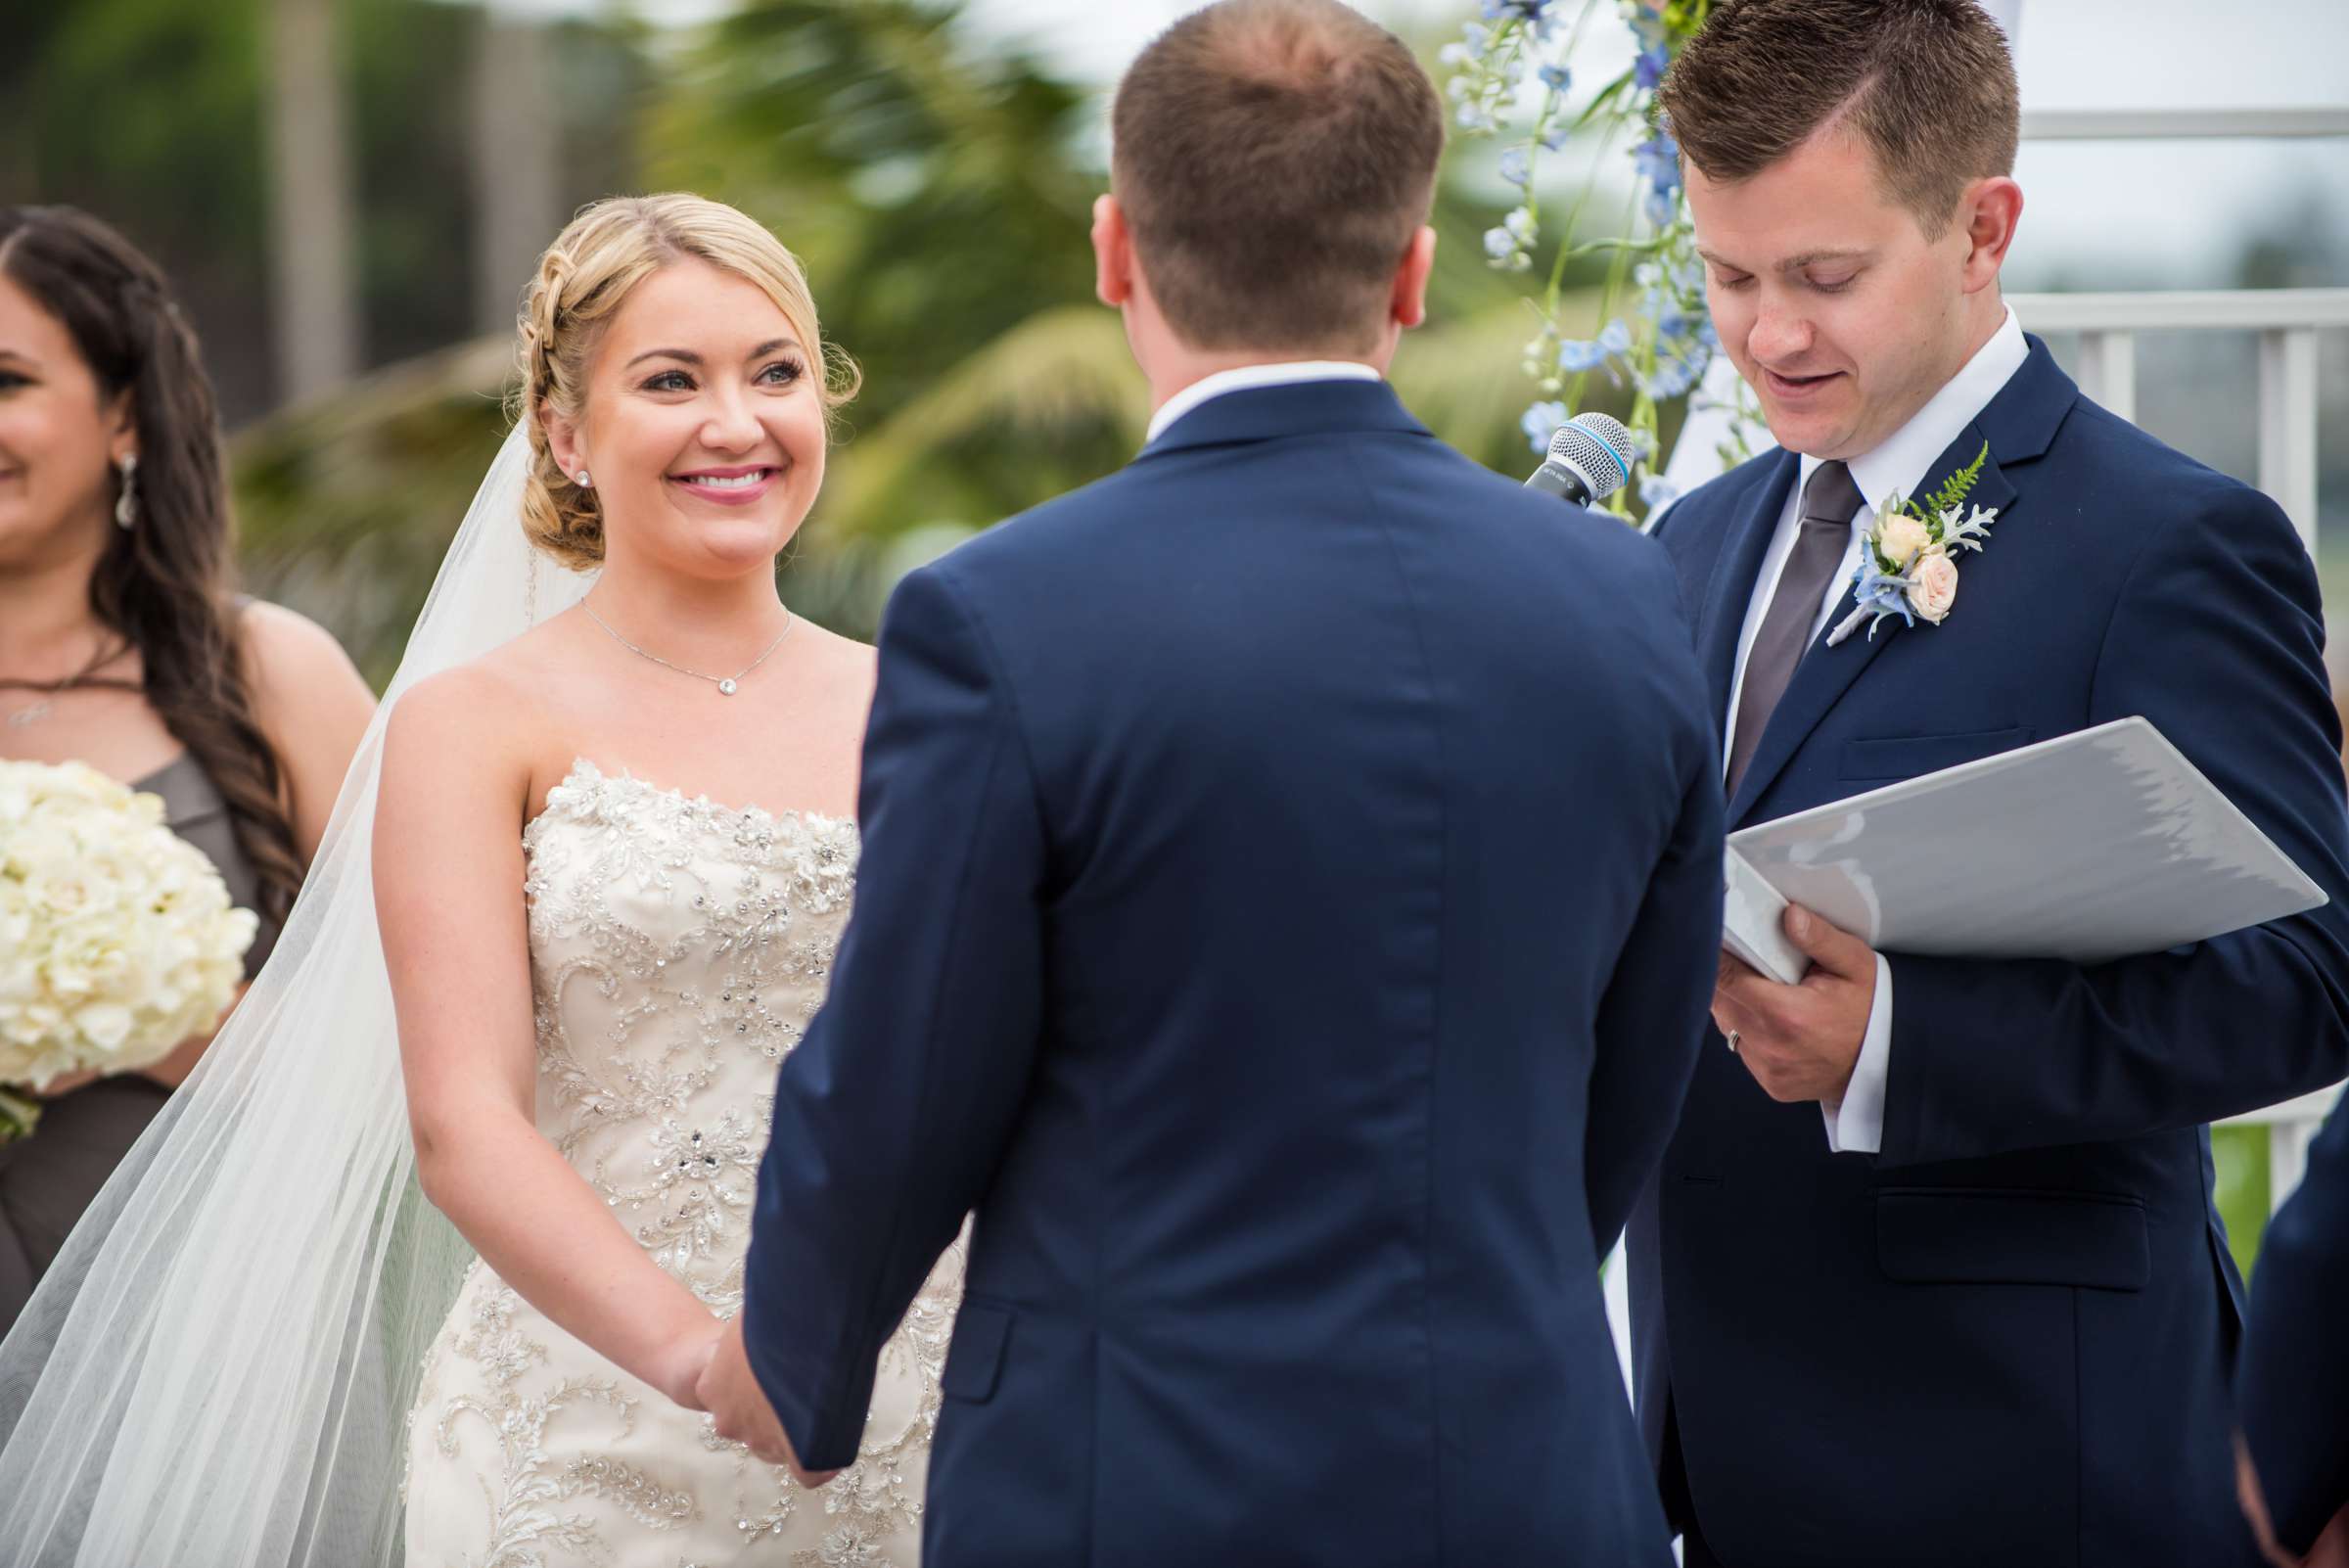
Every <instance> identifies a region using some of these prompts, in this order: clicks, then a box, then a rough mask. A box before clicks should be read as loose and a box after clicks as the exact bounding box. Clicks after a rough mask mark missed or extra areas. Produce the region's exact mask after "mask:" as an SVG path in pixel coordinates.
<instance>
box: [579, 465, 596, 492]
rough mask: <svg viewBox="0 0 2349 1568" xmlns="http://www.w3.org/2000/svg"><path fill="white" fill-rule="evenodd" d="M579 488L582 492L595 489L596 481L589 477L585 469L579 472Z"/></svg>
mask: <svg viewBox="0 0 2349 1568" xmlns="http://www.w3.org/2000/svg"><path fill="white" fill-rule="evenodd" d="M579 488H580V489H582V490H592V489H594V488H595V481H593V480H591V479H589V478H588V477H587V471H586V470H585V469H583V468H582V469H580V470H579Z"/></svg>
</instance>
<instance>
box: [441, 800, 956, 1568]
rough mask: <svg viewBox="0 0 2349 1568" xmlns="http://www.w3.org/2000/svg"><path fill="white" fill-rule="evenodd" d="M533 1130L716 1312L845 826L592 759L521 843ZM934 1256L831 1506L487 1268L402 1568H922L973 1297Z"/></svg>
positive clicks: (817, 971) (459, 1307)
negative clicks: (944, 1380)
mask: <svg viewBox="0 0 2349 1568" xmlns="http://www.w3.org/2000/svg"><path fill="white" fill-rule="evenodd" d="M523 839H524V847H525V852H526V856H527V866H528V875H527V880H526V882H525V887H524V891H525V893H526V895H527V897H528V899H529V900H530V966H531V974H532V993H533V998H534V1004H535V1014H536V1020H537V1043H538V1108H537V1120H538V1128H539V1130H540V1131H542V1132H543V1133H545V1135H546V1136H547V1138H548V1139H549V1140H550V1141H552V1142H553V1143H554V1145H555V1146H556V1147H557V1148H558V1149H560V1150H561V1151H562V1153H563V1156H564V1158H565V1159H566V1160H568V1161H569V1162H570V1163H571V1165H572V1167H573V1168H574V1169H575V1170H576V1171H577V1172H578V1173H579V1176H581V1177H582V1178H583V1179H585V1180H586V1181H587V1182H589V1183H590V1184H591V1185H593V1186H594V1188H595V1190H596V1191H597V1192H598V1193H600V1194H602V1195H603V1197H604V1199H605V1201H606V1202H607V1203H609V1204H610V1205H611V1207H612V1212H613V1213H614V1214H615V1215H616V1216H617V1217H618V1218H619V1219H620V1221H621V1222H622V1224H624V1225H625V1226H626V1227H627V1229H628V1231H629V1233H630V1234H632V1235H633V1236H635V1238H636V1239H637V1240H638V1241H640V1242H641V1243H643V1245H644V1247H645V1249H646V1250H647V1251H648V1252H650V1253H651V1254H652V1256H653V1260H654V1261H655V1262H656V1263H658V1264H659V1265H660V1266H661V1267H662V1268H664V1269H666V1270H667V1271H668V1273H669V1274H671V1275H672V1276H674V1277H675V1278H677V1279H678V1280H680V1281H682V1282H683V1283H684V1284H685V1285H687V1286H688V1287H689V1288H691V1289H692V1290H693V1292H694V1294H695V1295H697V1296H699V1297H700V1298H701V1299H702V1301H703V1302H704V1303H705V1304H707V1305H708V1306H709V1307H710V1309H711V1310H712V1311H713V1312H714V1313H716V1314H719V1315H720V1316H725V1317H731V1316H732V1315H733V1314H735V1313H736V1312H737V1311H739V1310H740V1308H741V1306H742V1292H743V1262H744V1257H745V1254H746V1252H747V1250H748V1248H749V1245H750V1230H751V1211H752V1207H753V1203H754V1199H755V1196H756V1192H757V1185H758V1176H759V1160H760V1153H761V1151H762V1150H763V1148H764V1146H765V1143H766V1136H767V1129H768V1125H769V1117H770V1112H771V1110H772V1106H773V1098H774V1081H775V1066H776V1063H777V1062H779V1061H780V1060H781V1059H782V1057H783V1055H784V1054H785V1053H786V1052H787V1051H789V1050H790V1049H791V1048H792V1046H793V1045H794V1044H795V1043H797V1041H798V1040H799V1038H800V1035H801V1032H802V1030H803V1029H804V1028H805V1027H806V1023H807V1021H808V1019H809V1018H810V1017H811V1016H812V1015H813V1014H814V1012H815V1009H816V1007H817V1006H818V1005H819V1004H820V1003H821V1002H822V1000H823V996H824V989H825V985H826V982H827V980H828V978H829V976H830V973H831V968H832V961H833V954H834V950H835V947H836V945H837V944H838V941H839V938H840V933H841V929H842V927H843V925H844V923H845V922H846V920H847V918H848V913H849V904H850V899H851V895H852V889H853V884H854V878H855V868H856V853H857V837H856V826H855V824H854V823H853V822H849V821H843V820H837V819H832V818H826V817H821V816H814V815H802V814H799V813H796V812H785V813H782V814H780V815H771V814H769V813H767V812H765V811H762V810H759V809H757V808H748V809H744V808H735V807H723V806H716V805H713V804H712V803H711V802H710V801H709V800H707V799H693V800H689V799H687V798H686V797H685V796H683V795H681V794H679V793H677V792H676V791H673V790H665V789H660V788H656V787H655V786H653V785H652V784H649V783H647V782H645V781H642V780H639V779H634V778H630V777H627V776H625V775H609V774H606V773H604V772H602V771H600V770H599V769H598V768H597V767H596V766H595V765H594V764H593V763H592V762H589V761H579V762H577V763H576V765H575V766H574V767H573V769H572V771H571V774H570V776H569V777H567V778H566V779H565V780H564V781H563V782H562V783H561V784H559V785H557V786H556V787H555V788H554V789H553V790H551V791H549V792H548V795H547V801H546V809H545V811H544V812H543V813H542V814H540V815H539V816H538V817H537V818H535V819H534V820H533V821H531V823H530V826H529V828H528V829H527V830H526V831H525V833H524V836H523ZM962 1262H963V1246H962V1243H960V1242H957V1243H956V1244H955V1245H954V1246H953V1247H951V1248H949V1249H948V1250H947V1252H946V1254H945V1256H944V1258H943V1259H942V1260H941V1261H940V1263H939V1266H938V1268H937V1269H936V1270H935V1271H934V1272H933V1273H932V1275H931V1277H930V1280H929V1282H928V1283H927V1284H926V1285H925V1286H924V1287H923V1289H922V1291H921V1293H920V1295H919V1296H917V1297H916V1298H915V1300H914V1303H913V1306H912V1308H911V1309H910V1310H909V1311H908V1312H907V1314H906V1315H905V1319H904V1321H903V1322H902V1324H901V1325H900V1326H899V1327H898V1332H897V1333H896V1335H895V1336H894V1337H892V1338H891V1340H890V1341H889V1343H888V1345H887V1347H886V1348H885V1349H884V1351H883V1353H882V1357H881V1364H880V1375H879V1378H878V1380H877V1381H876V1383H875V1385H874V1392H873V1405H872V1417H871V1422H870V1424H869V1425H868V1426H867V1428H866V1430H865V1436H864V1443H863V1447H862V1450H861V1456H860V1457H859V1458H858V1460H857V1462H856V1464H855V1465H854V1466H853V1467H852V1468H851V1469H850V1470H848V1471H846V1472H844V1473H843V1474H842V1475H841V1476H840V1478H839V1479H838V1480H836V1481H834V1482H833V1483H832V1484H831V1485H830V1486H828V1487H826V1488H824V1489H823V1490H822V1491H820V1492H816V1493H809V1492H806V1491H803V1490H801V1489H800V1488H799V1487H797V1486H796V1485H795V1484H794V1483H793V1482H792V1480H791V1478H790V1477H789V1475H788V1474H787V1473H786V1472H784V1471H782V1470H780V1469H778V1468H775V1467H773V1466H770V1465H767V1464H764V1463H762V1462H760V1461H759V1460H758V1459H756V1458H754V1457H752V1456H751V1454H750V1453H749V1452H748V1451H747V1450H745V1449H743V1448H741V1447H740V1446H738V1445H735V1444H730V1443H725V1442H722V1441H720V1440H719V1439H718V1438H717V1437H716V1435H715V1434H714V1431H713V1429H712V1426H711V1422H710V1419H709V1418H708V1417H707V1416H704V1415H700V1414H697V1413H695V1412H693V1411H689V1410H686V1409H683V1408H681V1407H677V1406H675V1405H673V1404H671V1403H670V1402H669V1401H668V1399H666V1398H665V1397H663V1396H662V1395H661V1394H660V1393H658V1392H657V1391H656V1390H654V1389H652V1388H651V1387H649V1386H647V1385H646V1384H643V1383H641V1382H638V1381H637V1380H636V1379H634V1378H632V1377H630V1376H628V1375H627V1374H626V1373H624V1372H622V1371H621V1370H620V1369H619V1368H618V1367H616V1366H614V1365H612V1364H611V1363H610V1362H609V1361H607V1360H604V1359H603V1358H602V1357H600V1356H598V1355H597V1354H596V1353H595V1352H593V1351H591V1350H589V1349H588V1348H587V1347H586V1346H585V1345H583V1344H581V1343H580V1342H579V1341H578V1340H576V1339H574V1338H573V1337H572V1336H571V1335H569V1334H567V1333H565V1332H564V1331H563V1330H562V1329H560V1328H557V1327H556V1326H555V1325H554V1324H552V1323H551V1322H549V1321H548V1320H547V1318H546V1317H545V1315H544V1314H541V1313H539V1312H538V1311H537V1310H536V1309H534V1308H533V1307H531V1306H530V1303H528V1302H526V1301H524V1300H523V1299H522V1298H521V1297H520V1296H519V1295H517V1294H516V1293H515V1291H514V1290H513V1289H512V1288H511V1287H509V1286H508V1285H506V1284H505V1283H504V1282H503V1281H501V1280H500V1279H499V1278H498V1277H497V1275H496V1274H495V1273H493V1272H492V1271H491V1270H490V1269H489V1268H488V1267H487V1265H485V1264H484V1263H480V1262H476V1263H475V1264H474V1266H473V1268H472V1270H471V1271H470V1272H469V1273H468V1274H467V1275H466V1278H465V1283H464V1286H463V1289H462V1291H461V1292H460V1293H459V1295H458V1298H457V1303H456V1306H455V1309H454V1310H453V1311H452V1312H451V1313H450V1314H449V1316H448V1318H447V1320H446V1322H445V1323H444V1324H443V1325H442V1326H441V1329H440V1331H439V1334H438V1337H437V1338H436V1339H435V1340H434V1342H433V1344H432V1347H431V1349H430V1350H429V1352H428V1353H427V1354H426V1356H425V1359H424V1377H423V1382H422V1384H421V1386H420V1388H419V1392H418V1395H417V1399H416V1404H415V1407H414V1409H413V1410H412V1412H411V1413H410V1415H409V1432H408V1466H409V1468H408V1484H407V1515H406V1532H407V1546H406V1550H407V1561H408V1563H409V1564H410V1565H412V1568H571V1565H574V1564H604V1565H613V1568H653V1565H659V1568H687V1565H691V1568H717V1565H719V1564H754V1563H755V1564H762V1565H763V1564H775V1565H790V1568H817V1565H820V1568H852V1565H858V1568H861V1565H874V1568H878V1565H883V1564H890V1565H896V1568H912V1564H913V1563H914V1562H915V1561H916V1559H917V1556H918V1548H919V1545H920V1540H921V1512H922V1488H923V1481H924V1477H925V1472H926V1470H927V1468H928V1462H929V1448H930V1436H931V1432H932V1430H933V1428H934V1427H935V1426H936V1424H937V1419H938V1410H939V1404H940V1392H939V1377H940V1373H941V1371H942V1370H943V1368H944V1363H945V1355H946V1341H947V1337H948V1332H949V1330H950V1328H951V1326H952V1317H953V1313H954V1307H955V1302H956V1299H957V1296H958V1294H959V1291H960V1288H961V1276H962Z"/></svg>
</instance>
